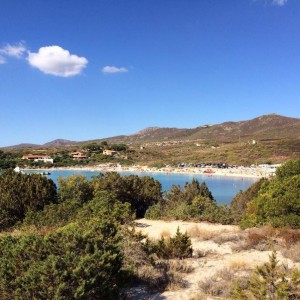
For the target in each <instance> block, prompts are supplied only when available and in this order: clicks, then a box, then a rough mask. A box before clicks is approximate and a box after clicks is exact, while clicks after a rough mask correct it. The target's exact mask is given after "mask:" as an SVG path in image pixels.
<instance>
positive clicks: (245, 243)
mask: <svg viewBox="0 0 300 300" xmlns="http://www.w3.org/2000/svg"><path fill="white" fill-rule="evenodd" d="M277 235H278V232H277V230H276V229H274V228H272V227H261V228H253V229H249V230H247V232H245V234H244V236H243V237H241V239H240V240H237V242H236V243H235V244H234V245H233V246H232V250H233V251H235V252H239V251H243V250H251V249H256V250H258V251H267V250H271V249H272V248H273V246H274V245H275V244H276V243H277V242H276V239H277Z"/></svg>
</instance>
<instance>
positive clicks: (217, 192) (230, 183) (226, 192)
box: [26, 170, 257, 204]
mask: <svg viewBox="0 0 300 300" xmlns="http://www.w3.org/2000/svg"><path fill="white" fill-rule="evenodd" d="M35 172H41V171H40V170H38V171H26V173H35ZM50 172H51V175H48V176H47V177H48V178H51V179H52V180H53V181H54V182H55V183H56V184H57V179H58V177H59V176H62V177H68V176H70V175H73V174H82V175H85V176H86V177H87V178H88V179H91V177H92V176H94V175H98V174H99V171H83V170H55V171H52V170H51V171H50ZM120 174H121V175H130V174H134V175H138V176H151V177H153V178H154V179H156V180H158V181H159V182H160V183H161V185H162V190H163V191H165V190H169V189H170V188H171V186H172V185H173V184H179V185H180V186H184V184H185V183H186V182H191V181H192V180H193V178H196V179H197V180H198V181H199V182H200V183H201V182H203V181H205V183H206V184H207V186H208V188H209V189H210V191H211V192H212V194H213V196H214V198H215V199H216V200H217V202H218V204H223V203H225V204H229V203H230V201H231V199H232V198H233V197H234V196H235V195H236V194H237V193H238V192H239V191H240V190H246V189H247V188H248V187H249V186H250V185H251V184H253V183H254V182H256V181H257V179H256V178H241V177H229V176H228V177H226V176H216V175H213V176H208V175H205V174H164V173H145V172H129V171H123V172H120Z"/></svg>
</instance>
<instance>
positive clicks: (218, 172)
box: [22, 164, 274, 178]
mask: <svg viewBox="0 0 300 300" xmlns="http://www.w3.org/2000/svg"><path fill="white" fill-rule="evenodd" d="M22 170H25V171H26V170H35V171H36V170H41V171H50V172H51V170H52V171H56V170H70V171H72V170H74V171H88V172H93V171H99V172H101V171H104V172H120V173H121V172H138V173H146V174H147V173H157V174H187V175H206V176H228V177H229V176H230V177H241V178H243V177H244V178H263V177H270V176H272V174H273V173H274V169H271V168H262V167H235V168H228V169H219V168H207V167H206V168H194V167H185V168H178V167H165V168H160V169H158V168H151V167H147V166H139V165H134V166H121V165H111V164H103V165H97V166H82V167H81V166H77V167H76V166H75V167H56V168H49V169H27V168H25V169H22ZM207 170H210V172H209V173H206V172H205V171H207Z"/></svg>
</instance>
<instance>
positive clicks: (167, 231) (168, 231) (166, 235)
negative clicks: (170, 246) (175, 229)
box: [160, 229, 171, 238]
mask: <svg viewBox="0 0 300 300" xmlns="http://www.w3.org/2000/svg"><path fill="white" fill-rule="evenodd" d="M160 236H161V237H164V238H169V237H170V236H171V232H170V230H167V229H164V230H163V231H162V232H161V234H160Z"/></svg>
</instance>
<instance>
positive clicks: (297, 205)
mask: <svg viewBox="0 0 300 300" xmlns="http://www.w3.org/2000/svg"><path fill="white" fill-rule="evenodd" d="M257 225H258V226H261V225H272V226H274V227H284V226H290V227H292V228H300V175H295V176H289V177H286V178H284V179H282V180H278V179H273V180H271V181H270V183H269V184H268V185H267V186H265V189H262V190H261V191H260V192H259V194H258V196H257V197H256V198H254V199H253V200H252V201H250V202H249V203H248V206H247V211H246V214H245V216H244V218H243V220H242V221H241V226H242V227H243V228H245V227H253V226H257Z"/></svg>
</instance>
